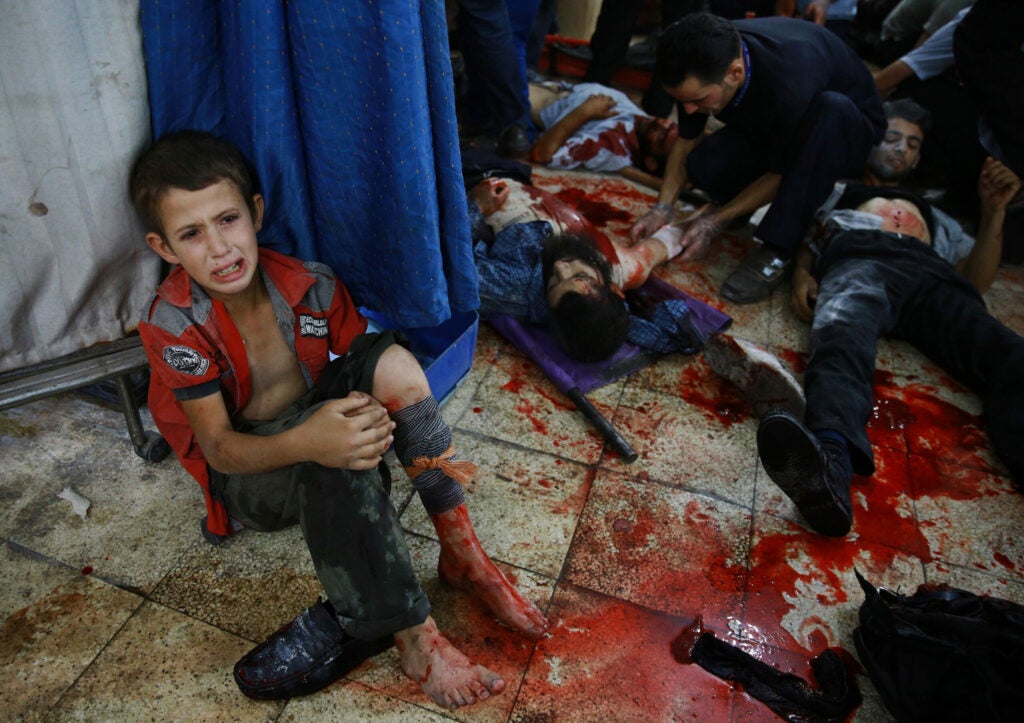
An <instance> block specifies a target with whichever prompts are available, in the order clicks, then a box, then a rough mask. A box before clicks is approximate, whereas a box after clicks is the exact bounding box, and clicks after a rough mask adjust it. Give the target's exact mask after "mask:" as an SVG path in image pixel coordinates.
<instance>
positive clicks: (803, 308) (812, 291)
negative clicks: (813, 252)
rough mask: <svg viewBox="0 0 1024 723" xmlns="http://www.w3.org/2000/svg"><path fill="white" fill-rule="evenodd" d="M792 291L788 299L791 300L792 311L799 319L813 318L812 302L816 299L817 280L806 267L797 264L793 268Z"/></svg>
mask: <svg viewBox="0 0 1024 723" xmlns="http://www.w3.org/2000/svg"><path fill="white" fill-rule="evenodd" d="M792 285H793V292H792V295H791V296H790V300H791V301H792V302H793V311H794V312H796V315H797V317H798V318H799V319H801V320H803V321H808V322H809V321H811V320H812V319H814V304H815V302H816V301H817V300H818V282H817V280H815V278H814V277H813V276H811V273H810V272H809V271H807V269H803V268H800V267H799V266H797V267H795V268H794V269H793V280H792Z"/></svg>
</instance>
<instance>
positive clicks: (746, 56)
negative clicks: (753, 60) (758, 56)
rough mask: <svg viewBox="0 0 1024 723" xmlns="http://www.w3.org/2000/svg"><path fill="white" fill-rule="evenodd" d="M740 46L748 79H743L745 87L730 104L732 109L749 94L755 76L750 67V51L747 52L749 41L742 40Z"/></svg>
mask: <svg viewBox="0 0 1024 723" xmlns="http://www.w3.org/2000/svg"><path fill="white" fill-rule="evenodd" d="M740 45H741V46H742V47H743V70H744V72H745V76H746V77H744V79H743V87H742V88H740V90H739V92H738V93H736V96H735V97H734V98H733V99H732V103H730V104H729V107H730V108H735V107H736V106H738V105H739V104H740V101H741V100H743V96H745V95H746V94H747V88H749V87H750V76H751V75H753V74H754V69H753V68H751V67H750V51H748V50H747V41H745V40H744V39H743V38H740Z"/></svg>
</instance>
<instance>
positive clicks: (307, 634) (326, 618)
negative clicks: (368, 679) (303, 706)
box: [235, 600, 394, 700]
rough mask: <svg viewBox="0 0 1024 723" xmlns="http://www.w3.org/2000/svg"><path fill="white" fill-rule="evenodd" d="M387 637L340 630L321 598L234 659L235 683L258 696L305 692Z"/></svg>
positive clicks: (381, 646)
mask: <svg viewBox="0 0 1024 723" xmlns="http://www.w3.org/2000/svg"><path fill="white" fill-rule="evenodd" d="M393 642H394V640H393V638H392V637H391V636H390V635H388V636H385V637H383V638H380V639H378V640H372V641H366V640H357V639H356V638H353V637H351V636H349V635H346V634H345V631H344V630H342V628H341V624H340V623H339V622H338V618H337V617H336V616H335V614H334V609H333V608H332V607H331V604H330V602H326V601H323V600H321V601H318V602H317V603H316V605H314V606H313V607H311V608H308V609H307V610H305V611H304V612H303V613H302V614H301V615H299V616H298V617H297V618H295V619H294V620H292V621H291V622H290V623H288V624H287V625H285V626H284V627H283V628H281V629H280V630H278V631H277V632H276V633H274V634H273V635H271V636H270V637H269V638H267V639H266V640H264V641H263V642H262V643H260V644H259V645H257V646H256V647H255V648H253V649H252V650H250V651H249V652H248V653H246V654H245V655H244V656H243V657H242V659H241V660H239V661H238V662H237V663H235V682H236V683H237V684H238V687H239V689H241V691H242V692H243V693H245V694H246V695H247V696H249V697H250V698H256V699H259V700H276V699H279V698H293V697H295V696H299V695H308V694H309V693H314V692H316V691H318V690H320V689H321V688H324V687H326V686H328V685H330V684H331V683H333V682H334V681H336V680H337V679H338V678H340V677H342V676H343V675H345V674H346V673H347V672H349V671H350V670H352V669H353V668H355V667H356V666H357V665H359V664H360V663H362V662H363V661H364V660H366V659H367V658H371V657H373V656H374V655H377V654H378V653H381V652H383V651H385V650H387V649H388V648H390V647H391V645H392V644H393Z"/></svg>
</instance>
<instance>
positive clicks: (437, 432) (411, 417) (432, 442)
mask: <svg viewBox="0 0 1024 723" xmlns="http://www.w3.org/2000/svg"><path fill="white" fill-rule="evenodd" d="M391 418H392V419H393V420H394V421H395V423H396V424H397V426H396V427H395V432H394V434H395V454H397V455H398V461H399V462H401V463H402V466H403V467H405V471H406V472H407V473H408V474H409V478H410V479H412V482H413V485H414V486H415V487H416V490H417V491H418V492H419V493H420V499H421V500H422V501H423V506H424V507H425V508H426V510H427V514H429V515H436V514H440V513H442V512H448V511H449V510H453V509H455V508H456V507H458V506H459V505H461V504H462V503H463V502H464V501H465V493H464V492H463V489H462V485H464V484H466V483H467V482H468V481H469V480H470V478H471V477H472V476H473V473H474V472H476V465H475V464H473V463H472V462H468V461H465V460H456V459H455V449H454V447H453V446H452V432H451V430H450V429H449V428H448V425H447V424H445V421H444V419H442V418H441V410H440V408H439V407H438V405H437V400H436V399H434V397H432V396H429V397H426V398H425V399H422V400H420V401H418V402H416V403H415V404H410V405H409V406H408V407H404V408H402V409H399V410H398V411H397V412H395V413H394V414H392V415H391Z"/></svg>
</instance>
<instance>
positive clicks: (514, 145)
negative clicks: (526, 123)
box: [495, 125, 533, 158]
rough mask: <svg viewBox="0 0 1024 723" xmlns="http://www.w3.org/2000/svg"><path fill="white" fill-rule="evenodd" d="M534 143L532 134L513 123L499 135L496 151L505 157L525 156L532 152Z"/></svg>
mask: <svg viewBox="0 0 1024 723" xmlns="http://www.w3.org/2000/svg"><path fill="white" fill-rule="evenodd" d="M532 147H533V144H532V143H530V136H529V135H527V133H526V129H525V128H523V127H522V126H518V125H512V126H509V127H508V128H506V129H505V130H504V131H502V133H501V135H500V136H499V137H498V147H497V149H496V150H495V152H496V153H497V154H498V155H499V156H502V157H503V158H524V157H526V156H527V155H528V154H529V153H530V149H531V148H532Z"/></svg>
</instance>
